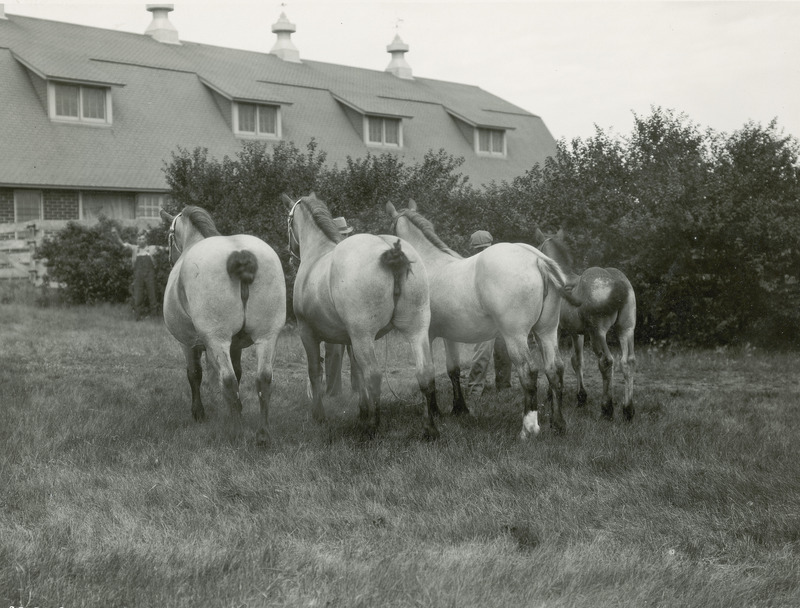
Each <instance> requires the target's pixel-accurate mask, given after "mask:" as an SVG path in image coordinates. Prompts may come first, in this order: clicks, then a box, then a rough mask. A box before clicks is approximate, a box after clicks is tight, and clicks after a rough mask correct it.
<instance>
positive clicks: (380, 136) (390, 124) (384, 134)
mask: <svg viewBox="0 0 800 608" xmlns="http://www.w3.org/2000/svg"><path fill="white" fill-rule="evenodd" d="M366 131H367V143H368V144H378V145H382V146H402V145H403V144H402V131H401V128H400V119H399V118H383V117H380V116H367V129H366Z"/></svg>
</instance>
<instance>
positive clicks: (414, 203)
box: [408, 198, 417, 211]
mask: <svg viewBox="0 0 800 608" xmlns="http://www.w3.org/2000/svg"><path fill="white" fill-rule="evenodd" d="M408 208H409V209H413V210H414V211H416V210H417V201H415V200H414V199H413V198H410V199H408Z"/></svg>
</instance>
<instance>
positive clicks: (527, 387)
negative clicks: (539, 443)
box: [504, 336, 541, 439]
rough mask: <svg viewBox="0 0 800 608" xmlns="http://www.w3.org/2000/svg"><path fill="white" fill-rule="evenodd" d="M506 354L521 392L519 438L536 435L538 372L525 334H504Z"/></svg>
mask: <svg viewBox="0 0 800 608" xmlns="http://www.w3.org/2000/svg"><path fill="white" fill-rule="evenodd" d="M504 338H505V342H506V347H507V349H508V356H509V357H510V359H511V362H512V363H513V364H514V368H515V369H516V370H517V377H518V378H519V384H520V387H521V388H522V394H523V418H522V430H521V431H520V434H519V436H520V439H527V438H528V437H530V436H531V435H534V436H535V435H538V434H539V432H540V431H541V427H540V425H539V399H538V396H537V388H538V380H539V372H538V370H537V369H536V365H535V364H534V361H533V356H532V355H531V352H530V350H529V349H528V340H527V337H526V336H522V337H520V336H505V337H504Z"/></svg>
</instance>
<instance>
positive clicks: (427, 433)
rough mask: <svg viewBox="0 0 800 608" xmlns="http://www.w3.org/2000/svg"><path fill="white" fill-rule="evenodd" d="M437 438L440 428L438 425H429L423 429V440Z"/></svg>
mask: <svg viewBox="0 0 800 608" xmlns="http://www.w3.org/2000/svg"><path fill="white" fill-rule="evenodd" d="M437 439H439V429H437V428H436V427H428V428H426V429H425V430H424V431H422V440H423V441H436V440H437Z"/></svg>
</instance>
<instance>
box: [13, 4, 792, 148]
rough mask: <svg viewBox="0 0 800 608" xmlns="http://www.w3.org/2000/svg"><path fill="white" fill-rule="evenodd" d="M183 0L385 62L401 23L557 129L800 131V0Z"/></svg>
mask: <svg viewBox="0 0 800 608" xmlns="http://www.w3.org/2000/svg"><path fill="white" fill-rule="evenodd" d="M173 4H174V7H175V10H174V11H173V12H172V13H170V20H171V21H172V23H173V25H174V26H175V27H176V28H177V30H178V33H179V36H180V38H181V40H186V41H191V42H202V43H206V44H215V45H219V46H225V47H232V48H240V49H248V50H253V51H259V52H269V50H270V49H271V48H272V46H273V44H274V42H275V35H274V34H273V33H272V31H271V26H272V24H273V23H275V21H277V19H278V17H279V15H280V13H281V12H282V11H283V12H285V13H286V15H287V17H288V18H289V20H290V21H291V22H292V23H294V24H295V25H296V26H297V32H296V33H295V34H294V35H293V37H292V41H293V42H294V44H295V46H296V47H297V48H298V50H299V51H300V58H301V59H309V60H315V61H326V62H331V63H337V64H343V65H351V66H357V67H363V68H368V69H374V70H384V69H385V68H386V66H387V65H388V63H389V60H390V56H389V54H388V53H387V52H386V45H388V44H389V43H390V42H391V41H392V39H393V38H394V36H395V34H396V33H399V34H400V37H401V38H402V39H403V41H404V42H405V43H406V44H408V45H409V47H410V50H409V52H408V53H407V54H406V60H407V61H408V63H409V64H410V65H411V68H412V70H413V73H414V75H415V76H420V77H426V78H436V79H440V80H451V81H455V82H462V83H467V84H472V85H476V86H479V87H481V88H483V89H485V90H487V91H489V92H491V93H493V94H495V95H498V96H500V97H502V98H504V99H506V100H507V101H510V102H511V103H514V104H516V105H518V106H520V107H521V108H524V109H525V110H528V111H529V112H532V113H534V114H537V115H539V116H541V117H542V118H543V119H544V121H545V124H546V125H547V126H548V128H549V129H550V132H551V133H552V134H553V136H554V137H555V138H556V139H561V138H565V139H567V140H570V139H572V138H575V137H581V138H586V137H590V136H592V135H593V134H594V132H595V127H594V126H595V125H597V126H598V127H600V128H601V129H603V130H604V131H607V132H608V131H613V132H616V133H618V134H622V135H626V134H628V133H630V131H631V129H632V127H633V115H634V113H635V114H637V115H640V116H647V115H649V114H650V109H651V107H652V106H660V107H662V108H665V109H671V110H675V111H676V112H681V113H685V114H686V115H687V116H688V117H689V118H690V119H691V120H692V121H693V122H694V123H696V124H698V125H699V126H700V127H701V128H706V127H710V128H712V129H715V130H717V131H724V132H726V133H732V132H733V131H735V130H737V129H740V128H741V127H742V126H744V124H745V123H746V122H747V121H749V120H753V121H755V122H757V123H761V124H762V125H765V126H766V124H767V123H769V121H770V120H772V119H773V118H777V119H778V125H779V127H781V128H782V129H783V130H784V131H785V133H787V134H790V135H793V136H795V137H797V138H800V1H790V2H786V1H785V2H765V1H757V2H729V1H724V2H678V1H671V2H648V1H638V2H608V1H595V2H569V1H567V2H564V1H561V2H542V1H533V0H528V1H517V2H498V1H486V0H484V1H482V2H465V1H463V0H459V1H457V2H456V1H445V0H438V1H435V2H314V1H307V0H287V1H286V2H284V3H281V2H273V1H261V2H238V1H237V0H230V1H228V2H224V3H221V2H203V1H196V0H193V1H191V2H174V3H173ZM145 6H146V3H144V2H143V3H141V4H136V3H130V2H121V1H119V0H105V1H104V2H102V1H101V2H97V3H94V4H85V3H77V2H63V1H62V2H53V1H41V0H39V1H35V2H29V1H17V2H6V3H5V11H6V14H7V15H14V14H17V15H28V16H33V17H40V18H45V19H53V20H57V21H68V22H71V23H80V24H85V25H92V26H97V27H103V28H109V29H118V30H123V31H128V32H136V33H143V32H144V30H145V29H146V28H147V26H148V24H149V23H150V20H151V15H150V13H148V12H147V11H146V8H145ZM0 46H2V40H0Z"/></svg>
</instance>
